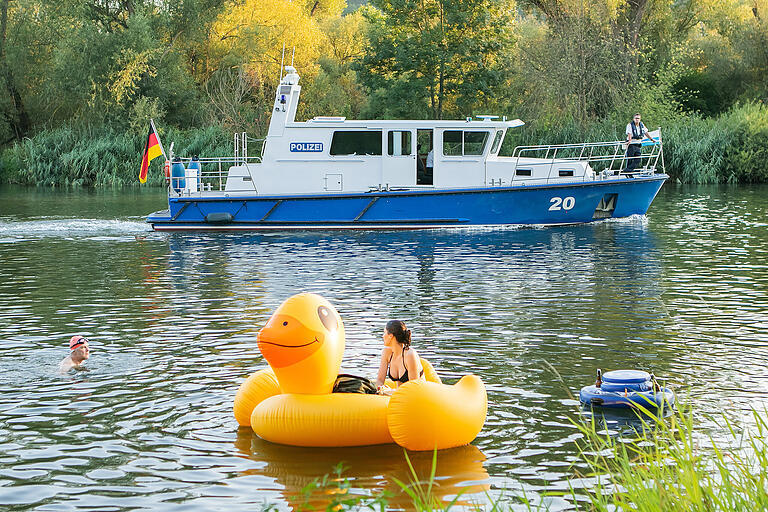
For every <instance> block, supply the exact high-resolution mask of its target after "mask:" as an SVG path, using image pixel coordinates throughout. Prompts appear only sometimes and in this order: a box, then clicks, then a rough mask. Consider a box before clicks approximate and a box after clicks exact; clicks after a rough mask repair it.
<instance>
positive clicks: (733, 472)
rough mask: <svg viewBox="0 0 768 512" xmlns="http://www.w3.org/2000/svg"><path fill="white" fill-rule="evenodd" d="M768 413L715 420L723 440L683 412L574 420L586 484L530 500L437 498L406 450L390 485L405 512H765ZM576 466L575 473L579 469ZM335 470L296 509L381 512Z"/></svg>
mask: <svg viewBox="0 0 768 512" xmlns="http://www.w3.org/2000/svg"><path fill="white" fill-rule="evenodd" d="M766 417H768V414H767V413H766V411H763V412H762V413H761V412H758V411H756V410H753V411H752V419H753V420H754V421H753V424H754V427H753V429H752V430H749V431H745V432H741V431H739V430H738V428H737V427H736V426H735V425H734V424H732V423H731V422H730V421H729V420H728V418H727V417H726V416H725V415H723V416H722V417H721V418H720V419H719V420H720V423H722V425H721V426H722V427H723V430H724V431H725V432H729V433H730V435H726V438H725V439H723V440H720V441H718V442H716V441H715V440H714V439H713V438H712V437H710V436H708V435H706V434H704V433H702V432H698V431H697V430H696V429H695V427H694V414H693V411H692V410H691V409H690V408H681V409H678V410H676V411H675V412H673V413H672V414H671V415H669V416H668V417H665V418H662V417H657V416H655V415H653V414H651V413H647V414H643V416H642V418H641V417H639V416H638V417H637V418H636V419H635V420H634V421H633V422H632V423H633V426H632V427H631V428H630V429H629V430H627V431H625V432H624V433H622V434H618V435H617V433H616V432H615V431H611V430H609V429H608V427H607V426H606V425H605V423H602V422H601V421H599V420H596V419H594V418H593V419H592V420H591V421H590V420H586V421H585V419H584V418H583V417H582V418H579V419H576V420H574V424H575V425H576V427H577V429H578V430H579V432H580V434H581V437H580V439H578V440H577V441H576V445H577V448H578V453H579V461H578V463H574V465H573V466H572V467H571V470H572V472H573V479H574V480H579V481H582V482H589V485H587V486H586V487H581V488H579V489H578V490H577V489H575V488H573V487H572V488H571V490H570V491H565V492H563V491H557V492H548V491H547V492H543V493H542V495H541V496H538V497H536V498H532V497H530V496H526V495H525V494H521V493H519V492H518V493H504V492H501V494H500V496H498V497H494V496H491V495H490V494H489V493H488V491H486V493H485V494H486V496H485V498H486V499H485V500H478V502H477V503H476V507H475V506H473V504H472V503H473V501H472V497H471V496H462V495H461V494H460V495H458V496H456V495H449V496H443V495H442V494H441V491H440V484H439V481H436V480H435V472H434V468H435V465H436V459H437V458H439V456H440V455H439V453H437V452H435V453H434V457H433V461H432V474H431V475H420V474H417V472H416V471H415V470H414V467H413V465H412V464H411V462H410V460H409V458H408V454H407V452H404V458H405V461H404V462H405V463H406V464H407V465H408V468H409V470H410V476H411V479H410V482H400V481H397V482H396V483H397V485H398V487H399V488H400V491H401V493H402V494H403V496H404V497H405V499H406V500H409V501H411V502H412V506H413V510H417V511H432V510H445V511H447V510H468V509H469V510H493V511H498V512H501V511H505V510H528V511H530V512H545V511H546V510H549V506H548V504H547V500H546V498H547V497H555V498H559V499H567V500H568V501H570V502H571V504H572V505H573V507H574V510H585V511H590V512H615V511H617V510H634V511H637V512H658V511H660V510H663V511H665V512H677V511H679V512H690V511H707V512H731V511H744V512H747V511H754V510H766V509H768V445H767V444H766V443H767V441H766V436H767V435H768V422H767V421H766ZM579 468H582V469H579ZM350 488H351V485H350V482H349V481H348V480H346V479H345V478H344V475H343V469H342V468H341V467H337V468H335V469H334V471H333V473H331V474H329V475H326V476H325V477H323V478H322V479H318V480H316V481H314V482H312V483H311V484H310V485H308V486H307V487H306V488H304V489H303V491H302V494H303V496H302V497H299V498H300V499H297V501H298V502H300V503H301V502H302V500H303V503H305V505H306V507H304V508H302V507H299V509H300V510H314V509H317V508H320V507H324V508H325V509H326V510H334V511H336V510H385V509H387V503H388V500H390V499H391V498H392V497H393V496H392V495H391V494H380V495H375V494H374V495H372V496H355V495H352V494H350V492H349V491H350Z"/></svg>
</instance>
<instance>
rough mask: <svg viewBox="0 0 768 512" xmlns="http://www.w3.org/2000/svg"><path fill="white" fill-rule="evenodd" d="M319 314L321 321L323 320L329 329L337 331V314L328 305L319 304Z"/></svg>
mask: <svg viewBox="0 0 768 512" xmlns="http://www.w3.org/2000/svg"><path fill="white" fill-rule="evenodd" d="M317 316H319V317H320V321H321V322H323V325H324V326H325V328H326V329H328V330H329V331H335V330H336V329H338V327H339V322H338V321H337V320H336V315H334V314H333V311H331V310H330V309H328V308H327V307H325V306H318V308H317Z"/></svg>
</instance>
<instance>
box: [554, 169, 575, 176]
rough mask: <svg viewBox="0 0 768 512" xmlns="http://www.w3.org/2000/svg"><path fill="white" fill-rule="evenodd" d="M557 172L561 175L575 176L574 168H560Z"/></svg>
mask: <svg viewBox="0 0 768 512" xmlns="http://www.w3.org/2000/svg"><path fill="white" fill-rule="evenodd" d="M557 173H558V175H560V176H573V169H560V170H559V171H557Z"/></svg>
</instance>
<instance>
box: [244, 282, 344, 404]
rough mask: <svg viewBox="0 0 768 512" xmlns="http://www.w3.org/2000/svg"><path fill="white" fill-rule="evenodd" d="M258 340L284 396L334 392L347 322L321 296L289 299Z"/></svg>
mask: <svg viewBox="0 0 768 512" xmlns="http://www.w3.org/2000/svg"><path fill="white" fill-rule="evenodd" d="M257 341H258V345H259V350H260V351H261V353H262V355H263V356H264V359H266V360H267V362H268V363H269V366H271V367H272V370H273V371H274V372H275V376H276V377H277V381H278V382H279V383H280V389H281V390H282V392H283V393H300V394H309V395H321V394H327V393H330V392H331V391H332V390H333V383H334V381H335V380H336V377H337V376H338V374H339V369H340V368H341V358H342V356H343V355H344V323H343V322H342V321H341V317H340V316H339V313H338V312H337V311H336V308H334V307H333V305H332V304H331V303H330V302H328V301H327V300H325V299H324V298H323V297H321V296H320V295H316V294H314V293H300V294H298V295H294V296H293V297H290V298H289V299H287V300H286V301H285V302H283V303H282V304H281V305H280V307H279V308H277V310H276V311H275V312H274V313H273V314H272V316H271V317H270V319H269V320H268V321H267V325H265V326H264V327H263V328H262V329H261V330H260V331H259V334H258V336H257Z"/></svg>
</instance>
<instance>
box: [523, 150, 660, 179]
mask: <svg viewBox="0 0 768 512" xmlns="http://www.w3.org/2000/svg"><path fill="white" fill-rule="evenodd" d="M646 148H650V151H646V152H642V151H643V150H645V149H646ZM512 158H514V159H515V166H514V169H513V170H512V180H513V181H514V180H515V176H516V173H517V169H518V166H520V165H521V161H520V160H521V159H535V160H540V162H531V161H530V160H524V161H523V163H522V165H524V166H525V167H526V168H529V169H530V168H532V167H545V168H547V172H546V180H547V182H549V180H551V179H552V178H553V175H554V176H555V177H556V178H560V176H559V172H558V171H559V170H560V169H561V168H562V166H561V165H558V164H562V163H567V162H583V163H586V164H587V165H589V166H590V167H591V168H592V169H593V170H594V171H595V174H597V175H601V176H613V175H617V174H625V175H643V174H653V173H655V172H656V169H657V165H658V163H659V158H661V159H662V167H663V162H664V160H663V147H662V143H661V141H660V140H659V141H657V142H653V143H650V141H648V140H645V141H644V142H643V145H642V146H641V154H640V155H638V156H631V157H630V156H627V142H626V141H623V140H617V141H606V142H582V143H575V144H543V145H537V146H517V147H516V148H515V149H514V150H513V152H512ZM629 160H634V162H633V163H634V164H635V165H633V170H632V171H626V170H625V169H626V168H627V164H628V163H629ZM560 179H561V178H560ZM583 179H584V181H586V180H588V179H589V180H591V179H592V178H591V177H588V176H587V174H586V173H584V174H583Z"/></svg>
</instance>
